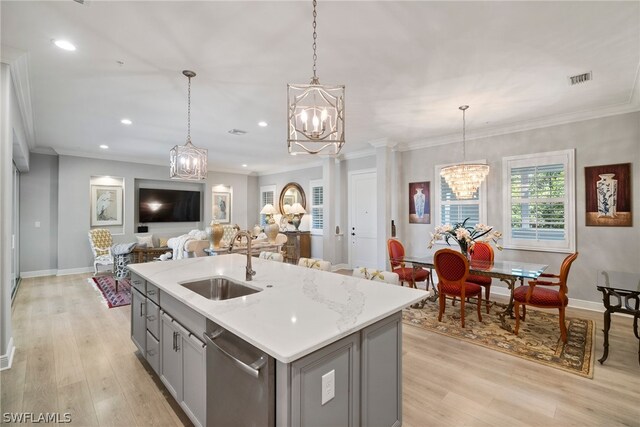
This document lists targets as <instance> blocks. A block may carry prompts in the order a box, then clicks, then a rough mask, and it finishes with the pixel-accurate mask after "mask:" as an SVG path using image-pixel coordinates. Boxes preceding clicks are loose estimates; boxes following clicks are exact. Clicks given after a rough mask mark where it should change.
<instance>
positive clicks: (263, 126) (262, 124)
mask: <svg viewBox="0 0 640 427" xmlns="http://www.w3.org/2000/svg"><path fill="white" fill-rule="evenodd" d="M267 125H268V123H267V122H264V121H263V122H258V126H260V127H261V128H266V127H267Z"/></svg>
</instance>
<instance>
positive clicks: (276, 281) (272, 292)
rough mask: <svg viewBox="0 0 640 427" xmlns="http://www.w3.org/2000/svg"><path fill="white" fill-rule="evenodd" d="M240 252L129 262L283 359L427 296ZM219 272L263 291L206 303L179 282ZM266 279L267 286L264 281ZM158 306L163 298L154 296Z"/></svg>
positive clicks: (133, 268)
mask: <svg viewBox="0 0 640 427" xmlns="http://www.w3.org/2000/svg"><path fill="white" fill-rule="evenodd" d="M252 263H253V269H254V270H255V271H256V275H255V276H254V278H253V280H252V281H250V282H246V281H245V280H244V278H245V266H246V256H244V255H237V254H232V255H223V256H214V257H200V258H187V259H182V260H175V261H164V262H148V263H144V264H132V265H130V266H129V268H130V269H131V271H133V272H134V273H136V274H138V275H140V276H142V277H143V278H144V279H146V280H148V281H150V282H152V283H153V284H155V285H156V286H158V287H159V288H160V289H161V290H162V291H164V292H166V293H168V294H169V295H171V296H173V297H174V298H176V299H178V300H179V301H181V302H183V303H185V304H186V305H187V306H189V307H191V308H192V309H194V310H196V311H197V312H199V313H201V314H202V315H203V316H205V317H207V318H209V319H211V320H213V321H214V322H216V323H217V324H218V325H220V326H222V327H223V328H225V329H227V330H229V331H230V332H232V333H234V334H235V335H237V336H239V337H240V338H242V339H244V340H246V341H247V342H249V343H251V344H253V345H254V346H256V347H258V348H260V349H261V350H262V351H264V352H266V353H267V354H269V355H271V356H273V357H274V358H276V359H277V360H279V361H281V362H283V363H290V362H293V361H294V360H297V359H299V358H301V357H303V356H305V355H307V354H310V353H312V352H314V351H315V350H318V349H320V348H322V347H325V346H326V345H328V344H330V343H332V342H335V341H337V340H339V339H340V338H343V337H345V336H347V335H350V334H351V333H353V332H356V331H358V330H360V329H362V328H364V327H366V326H369V325H371V324H373V323H375V322H377V321H378V320H381V319H384V318H385V317H387V316H389V315H391V314H393V313H396V312H398V311H400V310H401V309H402V308H404V307H407V306H408V305H410V304H413V303H415V302H417V301H419V300H421V299H423V298H425V297H426V295H427V294H426V292H425V291H422V290H417V289H410V288H404V287H399V286H396V285H388V284H385V283H380V282H372V281H368V280H362V279H358V278H354V277H350V276H345V275H342V274H337V273H329V272H325V271H319V270H312V269H308V268H302V267H298V266H295V265H291V264H285V263H280V262H275V261H268V260H262V259H258V258H253V259H252ZM212 276H225V277H228V278H231V279H233V280H235V281H238V282H242V283H244V284H246V285H247V286H250V287H253V288H256V289H261V290H262V291H261V292H257V293H254V294H251V295H247V296H244V297H239V298H234V299H230V300H226V301H212V300H209V299H207V298H205V297H203V296H201V295H198V294H197V293H195V292H192V291H190V290H189V289H187V288H185V287H183V286H180V283H184V282H188V281H193V280H199V279H205V278H210V277H212ZM268 285H271V286H270V287H267V286H268ZM160 303H161V305H162V296H161V297H160Z"/></svg>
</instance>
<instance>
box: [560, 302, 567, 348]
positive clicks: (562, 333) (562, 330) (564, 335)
mask: <svg viewBox="0 0 640 427" xmlns="http://www.w3.org/2000/svg"><path fill="white" fill-rule="evenodd" d="M559 310H560V338H561V339H562V342H563V343H565V344H566V343H567V325H566V324H565V322H564V307H562V308H560V309H559Z"/></svg>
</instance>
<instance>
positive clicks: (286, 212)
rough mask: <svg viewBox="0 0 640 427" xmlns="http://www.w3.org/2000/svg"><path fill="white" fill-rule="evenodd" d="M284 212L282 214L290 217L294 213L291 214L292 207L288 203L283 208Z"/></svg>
mask: <svg viewBox="0 0 640 427" xmlns="http://www.w3.org/2000/svg"><path fill="white" fill-rule="evenodd" d="M282 210H283V211H284V212H282V213H283V214H285V215H289V214H291V213H293V212H291V205H290V204H289V203H286V204H285V205H284V206H282Z"/></svg>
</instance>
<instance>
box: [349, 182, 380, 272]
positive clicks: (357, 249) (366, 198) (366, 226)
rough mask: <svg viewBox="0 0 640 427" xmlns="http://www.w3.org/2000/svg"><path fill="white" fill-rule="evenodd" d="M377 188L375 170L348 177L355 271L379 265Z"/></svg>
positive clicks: (350, 245) (351, 263) (351, 258)
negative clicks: (357, 268) (359, 268)
mask: <svg viewBox="0 0 640 427" xmlns="http://www.w3.org/2000/svg"><path fill="white" fill-rule="evenodd" d="M376 199H377V184H376V172H375V170H365V171H354V172H351V173H350V174H349V234H348V236H349V264H350V265H351V267H352V268H356V267H376V266H377V265H376V264H377V262H376V260H377V255H376V254H377V250H376V249H377V247H378V239H377V237H378V236H377V223H378V215H377V212H376V206H377V204H376Z"/></svg>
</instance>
